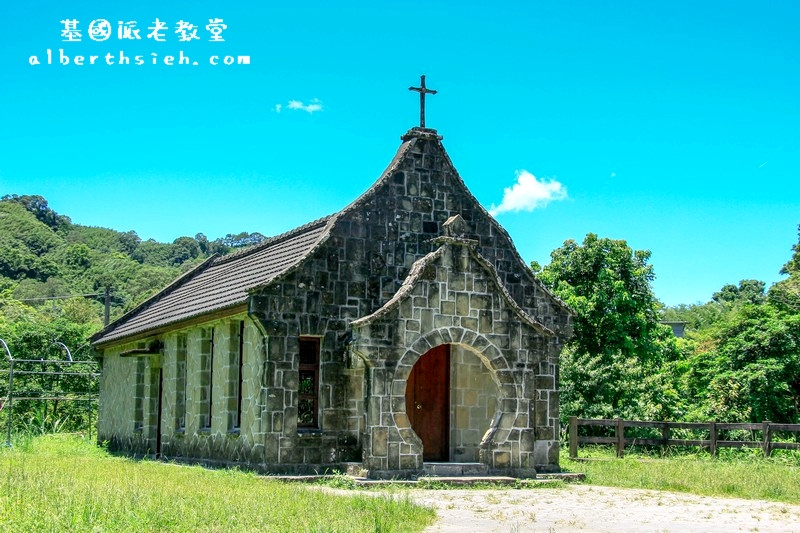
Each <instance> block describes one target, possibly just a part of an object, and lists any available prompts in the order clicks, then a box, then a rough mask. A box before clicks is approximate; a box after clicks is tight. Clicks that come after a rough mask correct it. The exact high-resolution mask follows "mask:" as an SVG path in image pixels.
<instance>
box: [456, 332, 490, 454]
mask: <svg viewBox="0 0 800 533" xmlns="http://www.w3.org/2000/svg"><path fill="white" fill-rule="evenodd" d="M499 398H500V390H499V389H498V387H497V384H496V383H495V382H494V379H493V377H492V373H491V371H490V370H489V368H487V367H486V365H484V364H483V361H481V360H480V358H479V357H478V356H477V355H476V354H474V353H472V351H470V349H469V348H467V347H465V346H459V345H456V346H453V347H452V349H451V351H450V411H451V412H450V460H451V461H455V462H459V463H466V462H477V461H480V449H481V448H480V445H481V441H482V440H483V437H484V435H485V434H486V432H487V431H488V430H489V428H490V427H491V424H492V420H493V419H494V415H495V412H496V411H497V402H498V400H499Z"/></svg>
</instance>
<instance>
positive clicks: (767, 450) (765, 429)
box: [761, 420, 772, 457]
mask: <svg viewBox="0 0 800 533" xmlns="http://www.w3.org/2000/svg"><path fill="white" fill-rule="evenodd" d="M770 423H771V422H770V421H769V420H764V421H763V422H761V434H762V436H763V437H764V457H769V456H770V455H772V428H770V426H769V425H770Z"/></svg>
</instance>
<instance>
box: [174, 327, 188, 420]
mask: <svg viewBox="0 0 800 533" xmlns="http://www.w3.org/2000/svg"><path fill="white" fill-rule="evenodd" d="M175 429H176V430H178V431H185V430H186V334H185V333H180V334H178V339H177V345H176V348H175Z"/></svg>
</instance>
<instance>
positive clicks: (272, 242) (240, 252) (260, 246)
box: [214, 213, 336, 265]
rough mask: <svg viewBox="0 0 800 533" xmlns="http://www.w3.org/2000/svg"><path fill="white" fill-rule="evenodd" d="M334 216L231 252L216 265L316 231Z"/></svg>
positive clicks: (334, 214)
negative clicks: (315, 229)
mask: <svg viewBox="0 0 800 533" xmlns="http://www.w3.org/2000/svg"><path fill="white" fill-rule="evenodd" d="M334 216H336V213H333V214H330V215H327V216H324V217H321V218H318V219H316V220H312V221H311V222H306V223H305V224H303V225H301V226H297V227H296V228H293V229H290V230H289V231H285V232H283V233H279V234H278V235H275V236H273V237H268V238H266V239H265V240H263V241H261V242H260V243H258V244H254V245H252V246H248V247H246V248H243V249H241V250H236V251H234V252H230V253H227V254H225V255H220V256H218V257H217V260H216V261H214V264H215V265H222V264H225V263H228V262H230V261H233V260H236V259H240V258H242V257H244V256H246V255H250V254H253V253H256V252H259V251H261V250H262V249H264V248H268V247H270V246H273V245H275V244H278V243H280V242H281V241H285V240H287V239H290V238H292V237H294V236H296V235H298V234H300V233H303V232H305V231H308V230H310V229H314V228H316V227H317V226H320V225H322V224H326V223H327V222H328V221H329V220H330V219H331V218H333V217H334Z"/></svg>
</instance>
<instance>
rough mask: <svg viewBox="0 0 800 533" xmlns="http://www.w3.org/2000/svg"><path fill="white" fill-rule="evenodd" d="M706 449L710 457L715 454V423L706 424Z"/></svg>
mask: <svg viewBox="0 0 800 533" xmlns="http://www.w3.org/2000/svg"><path fill="white" fill-rule="evenodd" d="M708 451H709V452H711V457H716V456H717V423H716V422H711V423H710V424H709V426H708Z"/></svg>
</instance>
